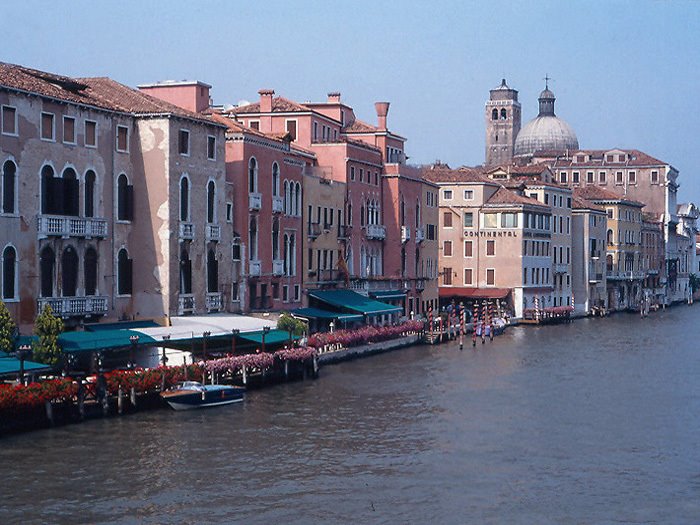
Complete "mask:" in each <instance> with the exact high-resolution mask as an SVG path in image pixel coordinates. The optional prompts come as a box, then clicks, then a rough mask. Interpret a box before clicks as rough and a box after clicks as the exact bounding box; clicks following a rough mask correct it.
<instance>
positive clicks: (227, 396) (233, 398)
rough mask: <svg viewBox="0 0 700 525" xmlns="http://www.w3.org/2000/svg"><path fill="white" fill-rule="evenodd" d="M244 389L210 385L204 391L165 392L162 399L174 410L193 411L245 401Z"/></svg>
mask: <svg viewBox="0 0 700 525" xmlns="http://www.w3.org/2000/svg"><path fill="white" fill-rule="evenodd" d="M244 393H245V389H244V388H240V387H227V386H220V385H210V386H206V387H204V390H202V391H193V390H184V389H183V390H171V391H168V392H164V393H163V394H162V398H163V399H164V400H165V401H166V402H167V403H168V405H170V407H171V408H172V409H174V410H191V409H193V408H206V407H216V406H222V405H230V404H232V403H238V402H240V401H243V396H244Z"/></svg>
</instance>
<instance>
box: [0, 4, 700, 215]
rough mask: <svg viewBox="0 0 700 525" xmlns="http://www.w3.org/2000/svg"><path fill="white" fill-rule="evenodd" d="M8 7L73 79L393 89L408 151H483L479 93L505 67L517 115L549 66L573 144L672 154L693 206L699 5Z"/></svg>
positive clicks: (22, 56) (699, 189)
mask: <svg viewBox="0 0 700 525" xmlns="http://www.w3.org/2000/svg"><path fill="white" fill-rule="evenodd" d="M3 19H4V20H5V21H10V20H12V21H13V23H11V24H9V23H5V24H3V39H2V48H1V49H2V51H1V56H0V59H2V60H4V61H7V62H13V63H19V64H23V65H27V66H31V67H35V68H38V69H43V70H47V71H52V72H56V73H62V74H66V75H69V76H110V77H112V78H114V79H115V80H118V81H120V82H123V83H125V84H128V85H131V86H135V85H137V84H139V83H146V82H153V81H157V80H163V79H178V80H182V79H198V80H203V81H205V82H208V83H210V84H212V85H213V90H212V94H213V98H214V102H215V103H222V104H223V103H236V102H237V101H239V100H242V99H245V100H255V99H256V98H257V97H258V95H257V91H258V90H259V89H261V88H273V89H275V91H276V92H277V94H280V95H283V96H285V97H288V98H291V99H294V100H298V101H306V100H314V101H320V100H324V99H325V97H326V93H327V92H329V91H336V90H337V91H341V92H342V96H343V100H344V101H345V102H347V103H348V104H350V105H351V106H353V107H354V109H355V113H356V114H357V116H358V118H360V119H363V120H367V121H370V122H375V119H376V116H375V113H374V106H373V103H374V102H375V101H378V100H388V101H390V102H391V109H390V111H389V126H390V128H391V129H393V130H394V131H396V132H397V133H400V134H401V135H403V136H405V137H407V138H408V139H409V141H408V144H407V153H408V155H409V156H410V157H411V162H416V163H427V162H432V161H434V160H436V159H440V160H442V161H443V162H448V163H449V164H450V165H452V166H459V165H462V164H467V165H474V164H480V163H482V162H483V160H484V125H483V122H484V116H483V113H484V102H485V100H486V98H487V97H488V90H489V89H490V88H492V87H495V86H496V85H498V84H499V82H500V79H501V77H502V76H504V75H505V77H506V78H507V81H508V83H509V84H510V85H511V87H514V88H516V89H518V90H520V101H521V103H522V105H523V123H525V122H526V121H527V120H529V119H531V118H533V117H534V116H535V115H536V113H537V95H538V93H539V92H540V90H541V89H542V88H543V84H544V81H543V80H542V79H543V77H544V76H545V74H549V76H551V77H553V78H554V80H553V81H552V82H551V83H550V87H551V88H552V89H553V90H554V92H555V94H556V96H557V105H556V109H557V115H558V116H560V117H562V118H564V119H565V120H566V121H568V122H569V124H571V125H572V126H573V128H574V130H575V131H576V133H577V135H578V139H579V143H580V145H581V147H584V148H608V147H627V148H632V147H634V148H638V149H641V150H644V151H646V152H647V153H649V154H651V155H653V156H656V157H658V158H661V159H663V160H665V161H667V162H670V163H671V164H673V165H674V166H675V167H676V168H677V169H678V170H679V171H680V174H681V178H680V182H681V194H680V197H679V202H680V201H682V200H694V201H696V202H698V203H700V159H699V157H698V136H700V111H699V110H698V101H697V98H698V95H697V93H698V89H699V88H700V82H699V81H700V67H698V66H699V65H700V64H699V63H700V59H699V58H698V56H699V54H700V2H696V1H656V2H652V1H634V2H622V1H601V2H593V1H591V2H565V1H558V2H557V1H551V2H549V1H539V2H537V1H527V2H526V1H522V2H507V1H497V2H494V1H484V2H479V3H472V2H460V1H447V0H432V1H425V0H423V1H414V2H409V1H405V2H399V1H396V2H382V1H378V0H374V1H364V0H354V1H347V2H337V1H332V0H323V1H298V2H293V1H289V0H288V1H256V0H245V1H228V2H226V1H186V2H185V1H175V0H169V1H143V2H135V1H126V0H123V1H119V2H111V3H107V2H100V1H97V2H96V1H71V2H35V1H27V0H24V1H15V2H13V3H12V4H6V5H4V6H3Z"/></svg>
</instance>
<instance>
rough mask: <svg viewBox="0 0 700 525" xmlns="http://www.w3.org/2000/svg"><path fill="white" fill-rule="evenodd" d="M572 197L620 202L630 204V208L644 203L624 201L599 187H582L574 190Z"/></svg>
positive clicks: (622, 198) (594, 200)
mask: <svg viewBox="0 0 700 525" xmlns="http://www.w3.org/2000/svg"><path fill="white" fill-rule="evenodd" d="M574 196H575V197H579V198H581V199H585V200H589V201H593V202H596V201H620V202H625V203H628V204H631V205H632V206H640V207H641V206H644V203H642V202H638V201H633V200H631V199H625V198H624V197H621V196H620V195H617V194H616V193H613V192H612V191H609V190H606V189H604V188H601V187H599V186H584V187H582V188H574Z"/></svg>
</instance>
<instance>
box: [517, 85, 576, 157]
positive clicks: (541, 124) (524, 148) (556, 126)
mask: <svg viewBox="0 0 700 525" xmlns="http://www.w3.org/2000/svg"><path fill="white" fill-rule="evenodd" d="M538 100H539V103H540V113H539V115H537V117H536V118H534V119H532V120H531V121H530V122H528V123H527V124H525V126H524V127H523V129H522V130H520V133H518V137H517V138H516V139H515V146H514V151H513V153H514V154H515V155H516V156H517V155H532V154H534V153H535V152H537V151H565V150H577V149H578V138H576V133H574V130H573V129H572V128H571V126H569V125H568V124H567V123H566V122H565V121H564V120H562V119H560V118H559V117H557V116H556V115H555V114H554V101H555V100H556V97H555V96H554V93H552V92H551V91H550V90H549V88H548V87H546V88H545V89H544V91H542V92H541V93H540V96H539V98H538Z"/></svg>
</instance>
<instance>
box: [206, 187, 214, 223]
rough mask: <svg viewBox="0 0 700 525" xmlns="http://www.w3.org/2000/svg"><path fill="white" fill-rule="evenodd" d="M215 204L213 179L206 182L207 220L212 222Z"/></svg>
mask: <svg viewBox="0 0 700 525" xmlns="http://www.w3.org/2000/svg"><path fill="white" fill-rule="evenodd" d="M215 206H216V184H215V183H214V181H213V180H210V181H209V184H207V222H208V223H209V224H212V223H213V222H214V219H215V217H216V215H215V213H214V211H215Z"/></svg>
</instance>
